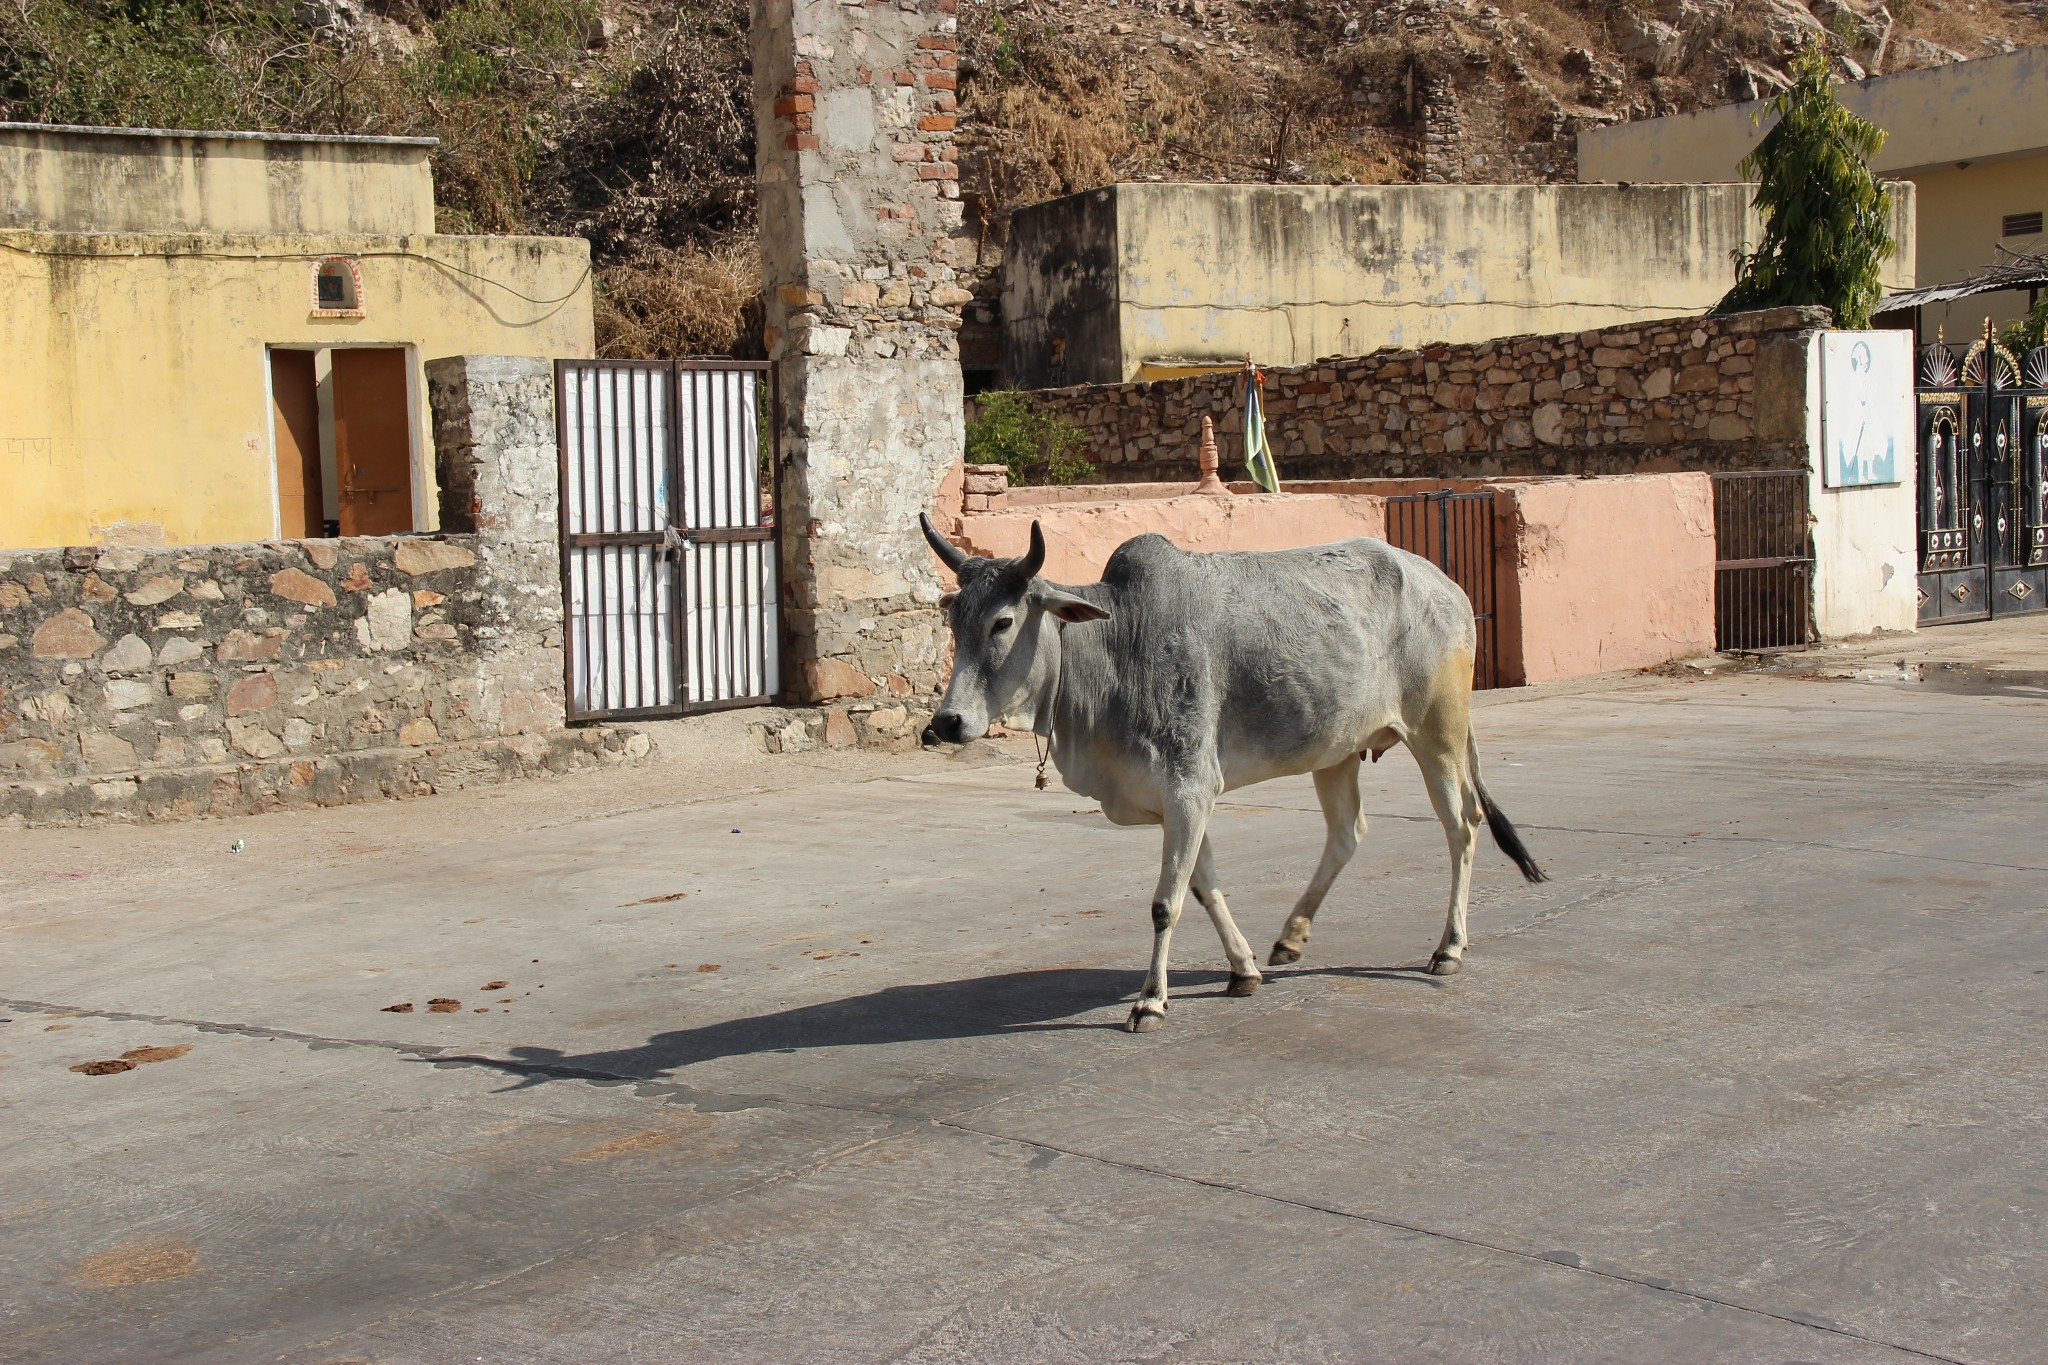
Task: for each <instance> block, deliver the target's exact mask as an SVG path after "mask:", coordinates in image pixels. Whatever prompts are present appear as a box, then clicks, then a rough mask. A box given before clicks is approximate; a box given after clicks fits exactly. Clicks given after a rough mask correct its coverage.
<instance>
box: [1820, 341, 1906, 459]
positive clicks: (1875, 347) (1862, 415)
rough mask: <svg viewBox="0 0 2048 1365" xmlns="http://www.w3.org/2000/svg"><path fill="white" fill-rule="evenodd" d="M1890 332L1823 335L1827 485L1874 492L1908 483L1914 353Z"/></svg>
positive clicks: (1822, 383)
mask: <svg viewBox="0 0 2048 1365" xmlns="http://www.w3.org/2000/svg"><path fill="white" fill-rule="evenodd" d="M1898 343H1899V338H1898V337H1896V336H1894V335H1892V334H1888V333H1870V332H1826V333H1823V334H1822V336H1821V350H1820V364H1821V392H1822V394H1823V395H1825V399H1824V401H1825V403H1826V408H1825V410H1824V413H1823V419H1822V432H1823V435H1822V444H1823V445H1824V446H1825V447H1826V449H1825V451H1824V456H1825V465H1824V468H1823V470H1822V473H1823V475H1824V482H1825V483H1826V484H1827V486H1828V487H1829V488H1871V487H1875V486H1878V485H1881V484H1888V483H1898V482H1899V481H1900V480H1901V479H1903V478H1905V476H1906V474H1905V471H1906V467H1907V465H1908V463H1909V461H1910V459H1911V452H1912V449H1913V404H1912V392H1913V351H1912V347H1911V346H1910V345H1903V344H1898Z"/></svg>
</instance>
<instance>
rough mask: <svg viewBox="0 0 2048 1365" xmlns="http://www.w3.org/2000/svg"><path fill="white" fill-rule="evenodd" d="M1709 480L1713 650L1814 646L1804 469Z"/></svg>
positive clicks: (1748, 472) (1810, 542)
mask: <svg viewBox="0 0 2048 1365" xmlns="http://www.w3.org/2000/svg"><path fill="white" fill-rule="evenodd" d="M1713 478H1714V647H1715V648H1716V649H1785V648H1797V649H1803V648H1805V647H1806V646H1807V645H1809V644H1812V643H1813V534H1812V530H1811V528H1810V526H1809V524H1808V521H1807V516H1806V480H1807V473H1806V471H1805V470H1803V469H1757V470H1742V471H1739V472H1735V473H1724V474H1716V475H1714V476H1713Z"/></svg>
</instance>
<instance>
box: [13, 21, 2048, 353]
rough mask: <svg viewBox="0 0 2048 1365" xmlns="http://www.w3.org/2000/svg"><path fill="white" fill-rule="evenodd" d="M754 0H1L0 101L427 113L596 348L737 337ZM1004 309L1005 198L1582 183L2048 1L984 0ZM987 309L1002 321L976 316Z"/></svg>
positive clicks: (965, 128) (446, 151) (2045, 32)
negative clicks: (537, 241)
mask: <svg viewBox="0 0 2048 1365" xmlns="http://www.w3.org/2000/svg"><path fill="white" fill-rule="evenodd" d="M746 12H747V2H746V0H684V2H683V3H676V2H675V0H11V2H10V3H9V4H6V5H0V117H4V118H10V119H33V120H44V121H52V122H75V123H104V124H126V125H155V126H159V127H164V126H168V127H187V128H190V127H223V126H232V127H242V128H265V129H273V130H278V131H300V132H315V131H318V132H362V133H405V134H432V135H434V136H438V137H440V138H441V139H442V141H443V146H442V149H441V151H440V153H439V155H438V157H437V159H436V165H435V173H436V177H437V183H438V185H439V193H440V197H441V222H442V227H443V229H444V230H447V231H458V232H461V231H490V232H516V231H526V232H559V233H576V234H581V235H584V236H587V237H588V238H589V239H590V241H591V244H592V249H593V253H594V255H595V257H596V260H597V263H598V269H599V275H598V279H599V292H600V344H601V345H602V346H603V347H604V348H605V349H606V350H607V351H608V352H610V353H613V354H622V355H668V354H684V353H705V352H726V351H740V352H745V351H748V350H749V349H750V348H753V347H755V346H757V344H758V342H757V334H758V330H759V328H758V325H757V323H756V322H755V321H754V320H753V316H752V313H753V308H754V304H753V299H754V294H755V269H756V267H755V264H754V261H755V258H754V253H753V247H752V240H751V239H752V232H753V191H752V169H751V168H752V160H753V128H752V118H751V113H750V96H749V85H748V82H749V76H748V71H747V58H746V28H745V26H746ZM961 27H962V34H963V38H964V44H963V46H964V53H963V61H962V65H961V76H962V83H961V98H962V112H963V114H964V115H965V116H966V117H965V118H964V119H963V123H962V134H963V135H962V142H963V150H962V163H963V177H964V183H963V186H962V189H963V191H964V193H965V196H966V200H967V204H968V206H969V208H970V210H971V211H972V212H973V213H974V214H975V215H976V219H977V221H978V223H979V225H980V227H981V236H982V244H983V251H982V270H981V278H980V279H979V281H978V282H977V294H978V300H977V302H976V304H975V305H973V309H974V312H975V314H976V315H975V316H974V317H973V318H972V319H971V321H972V322H974V323H976V324H978V325H979V326H980V327H981V328H982V329H987V328H990V327H993V326H995V325H996V319H995V317H994V314H993V311H992V309H993V299H994V270H995V267H996V266H997V264H998V263H999V262H1000V259H1001V249H1002V242H1003V235H1004V228H1005V225H1006V223H1007V220H1008V215H1009V212H1010V210H1011V209H1012V208H1013V207H1015V206H1016V205H1019V204H1023V203H1029V202H1032V201H1034V200H1037V199H1042V198H1046V197H1048V196H1051V195H1055V194H1063V193H1066V192H1069V191H1071V190H1076V189H1082V188H1087V187H1089V186H1093V185H1099V184H1103V183H1106V182H1108V181H1110V180H1114V179H1119V178H1125V179H1129V178H1159V179H1211V180H1246V179H1256V180H1269V179H1270V180H1284V181H1297V182H1299V181H1314V182H1344V181H1353V182H1364V183H1372V182H1387V181H1417V180H1421V181H1465V180H1567V179H1571V178H1573V175H1574V167H1573V151H1572V146H1573V144H1572V134H1573V133H1575V132H1576V131H1578V130H1579V129H1581V128H1584V127H1587V126H1590V125H1593V124H1598V123H1606V122H1612V121H1615V120H1619V119H1630V118H1640V117H1646V116H1649V115H1653V114H1659V113H1669V112H1673V111H1678V110H1686V109H1694V108H1699V107H1702V106H1705V105H1712V104H1718V103H1723V102H1726V101H1729V100H1735V99H1747V98H1752V97H1754V96H1756V95H1758V94H1764V93H1768V92H1770V91H1772V90H1774V89H1777V88H1779V87H1780V86H1782V85H1783V84H1784V83H1785V79H1786V78H1785V74H1784V65H1785V62H1786V60H1787V58H1788V57H1789V55H1790V54H1791V53H1792V52H1794V51H1796V50H1797V49H1798V48H1799V47H1800V46H1801V45H1803V44H1804V43H1807V42H1809V41H1812V40H1815V39H1818V40H1820V41H1823V42H1825V43H1827V44H1828V45H1829V46H1830V48H1831V50H1832V51H1833V52H1834V53H1835V54H1836V56H1835V60H1836V62H1837V64H1838V65H1839V67H1840V69H1841V71H1842V73H1843V74H1844V75H1845V76H1856V75H1863V74H1869V73H1876V72H1889V71H1897V70H1902V69H1906V68H1909V67H1917V66H1926V65H1930V64H1933V63H1938V62H1947V61H1954V60H1958V59H1959V58H1962V57H1970V56H1982V55H1988V54H1990V53H1994V52H1999V51H2005V50H2008V49H2010V48H2011V47H2013V46H2017V45H2026V44H2035V43H2043V42H2048V0H1890V3H1887V0H1500V2H1499V3H1493V4H1488V3H1481V2H1480V0H963V3H962V4H961ZM983 334H984V335H986V332H985V331H984V333H983Z"/></svg>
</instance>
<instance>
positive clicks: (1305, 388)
mask: <svg viewBox="0 0 2048 1365" xmlns="http://www.w3.org/2000/svg"><path fill="white" fill-rule="evenodd" d="M1826 321H1827V315H1826V312H1825V310H1817V309H1789V308H1788V309H1777V310H1774V311H1767V312H1758V313H1739V314H1733V315H1730V316H1726V317H1701V318H1684V319H1674V320H1670V321H1665V322H1659V323H1653V324H1649V325H1645V326H1628V327H1611V328H1606V329H1604V330H1600V331H1592V332H1577V333H1569V334H1566V335H1562V336H1519V337H1505V338H1502V339H1500V340H1498V341H1488V342H1481V343H1477V344H1474V345H1467V346H1431V347H1426V348H1423V349H1421V350H1406V351H1381V352H1379V353H1377V354H1373V355H1368V356H1363V357H1360V358H1357V359H1351V360H1327V361H1322V362H1319V363H1317V364H1314V365H1303V366H1296V367H1293V368H1289V369H1275V370H1269V371H1267V374H1266V389H1265V394H1266V405H1265V411H1266V434H1267V437H1268V439H1269V440H1270V441H1271V442H1272V444H1273V448H1274V451H1275V453H1276V455H1277V457H1278V462H1279V467H1280V476H1281V479H1282V481H1283V482H1286V481H1289V480H1295V481H1298V480H1302V479H1320V478H1362V477H1409V476H1418V475H1419V476H1427V477H1432V478H1492V477H1499V476H1526V475H1542V474H1581V473H1592V474H1614V473H1638V472H1653V471H1660V470H1675V469H1762V468H1796V467H1798V466H1801V465H1804V464H1805V463H1806V443H1807V440H1808V433H1807V427H1806V411H1807V396H1808V393H1809V388H1808V377H1807V364H1806V359H1805V351H1804V345H1805V343H1804V341H1803V340H1802V339H1803V338H1806V337H1808V336H1810V335H1811V334H1813V333H1814V332H1816V331H1817V330H1818V329H1819V328H1820V327H1822V326H1824V325H1825V324H1826ZM1239 383H1240V381H1239V379H1238V376H1236V375H1235V374H1222V375H1208V376H1201V377H1197V378H1189V379H1164V380H1157V381H1154V382H1152V383H1149V384H1114V385H1098V386H1092V387H1085V388H1068V389H1052V390H1046V391H1042V392H1039V393H1037V394H1034V395H1033V399H1034V401H1035V402H1037V403H1038V404H1039V405H1040V406H1041V407H1042V408H1044V409H1046V410H1047V411H1050V412H1053V413H1056V414H1058V415H1059V416H1062V417H1065V418H1067V419H1068V420H1070V421H1073V422H1074V423H1076V424H1077V425H1079V426H1080V427H1081V429H1082V431H1083V433H1084V435H1085V436H1086V437H1087V440H1088V447H1087V453H1088V458H1089V459H1090V460H1092V461H1094V462H1095V465H1096V475H1097V477H1098V478H1100V479H1103V480H1105V481H1109V482H1119V483H1122V482H1151V481H1155V480H1161V479H1185V480H1187V481H1189V482H1193V481H1194V479H1195V478H1196V476H1197V471H1196V468H1195V452H1196V444H1197V441H1198V439H1199V436H1200V432H1201V423H1202V418H1203V417H1204V416H1209V417H1213V418H1214V419H1215V421H1216V430H1217V434H1218V437H1219V440H1220V441H1221V444H1222V448H1223V451H1224V462H1225V468H1226V470H1227V471H1230V472H1237V471H1239V470H1241V469H1242V464H1243V455H1242V452H1243V420H1244V414H1243V409H1242V406H1241V402H1240V399H1239V395H1238V388H1239Z"/></svg>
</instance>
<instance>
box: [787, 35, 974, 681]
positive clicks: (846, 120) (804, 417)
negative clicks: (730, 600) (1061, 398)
mask: <svg viewBox="0 0 2048 1365" xmlns="http://www.w3.org/2000/svg"><path fill="white" fill-rule="evenodd" d="M953 10H954V0H754V5H753V64H754V112H755V119H756V123H757V127H758V131H759V137H760V143H759V145H760V152H759V161H758V168H759V177H760V198H761V259H762V274H763V282H764V284H765V286H766V289H767V297H768V307H767V336H766V340H767V343H768V348H769V354H770V356H771V357H773V359H774V360H775V362H776V365H777V369H778V371H779V373H780V378H781V383H782V403H783V430H782V441H783V446H782V449H783V456H784V467H783V471H782V506H781V508H780V513H779V515H780V519H781V521H782V524H783V525H784V526H785V527H787V528H788V531H787V534H786V536H785V543H784V551H783V553H784V563H783V569H784V574H783V580H784V607H785V610H786V612H787V617H788V621H789V626H790V634H791V637H792V640H791V643H792V650H793V654H794V658H793V659H792V663H793V665H794V671H793V673H792V675H791V676H792V682H793V684H794V686H795V689H796V690H797V691H798V692H799V693H801V694H802V695H803V696H804V697H805V698H806V699H808V700H810V701H813V702H824V701H831V700H833V699H835V698H846V697H868V696H887V695H892V694H893V695H894V696H897V697H908V696H916V697H920V698H922V697H926V696H928V695H929V694H930V692H931V691H932V690H933V689H934V688H935V687H936V686H937V685H938V684H939V682H940V680H941V679H940V669H941V665H942V660H943V651H944V648H945V632H944V626H943V622H942V621H941V619H940V615H939V612H938V608H937V601H938V593H939V581H938V576H937V572H936V566H935V562H934V561H933V559H932V555H931V551H930V550H929V549H927V548H926V546H925V544H924V541H923V539H922V537H921V536H920V534H919V532H918V529H917V514H918V513H919V512H920V511H923V510H926V509H928V508H930V507H931V506H932V503H933V498H934V495H935V494H936V492H937V490H938V486H939V483H940V481H941V480H942V479H943V478H944V477H945V476H946V474H947V472H948V471H949V470H951V469H952V467H953V466H954V464H955V463H956V462H958V461H959V459H960V456H961V448H962V432H961V385H960V363H959V347H958V332H959V328H960V314H959V309H960V305H962V304H964V303H966V302H967V301H968V299H969V297H970V295H969V294H968V292H967V291H966V290H965V289H962V288H961V287H960V285H959V282H958V280H957V279H956V272H955V265H956V263H957V262H959V261H961V260H965V259H971V257H972V255H973V242H972V239H971V238H970V237H968V236H967V235H966V234H964V233H962V232H961V228H960V222H961V208H960V189H959V178H958V168H957V166H956V164H955V162H954V148H953V124H954V79H955V77H954V69H955V64H956V59H955V55H954V52H955V38H954V34H955V22H954V14H953Z"/></svg>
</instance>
